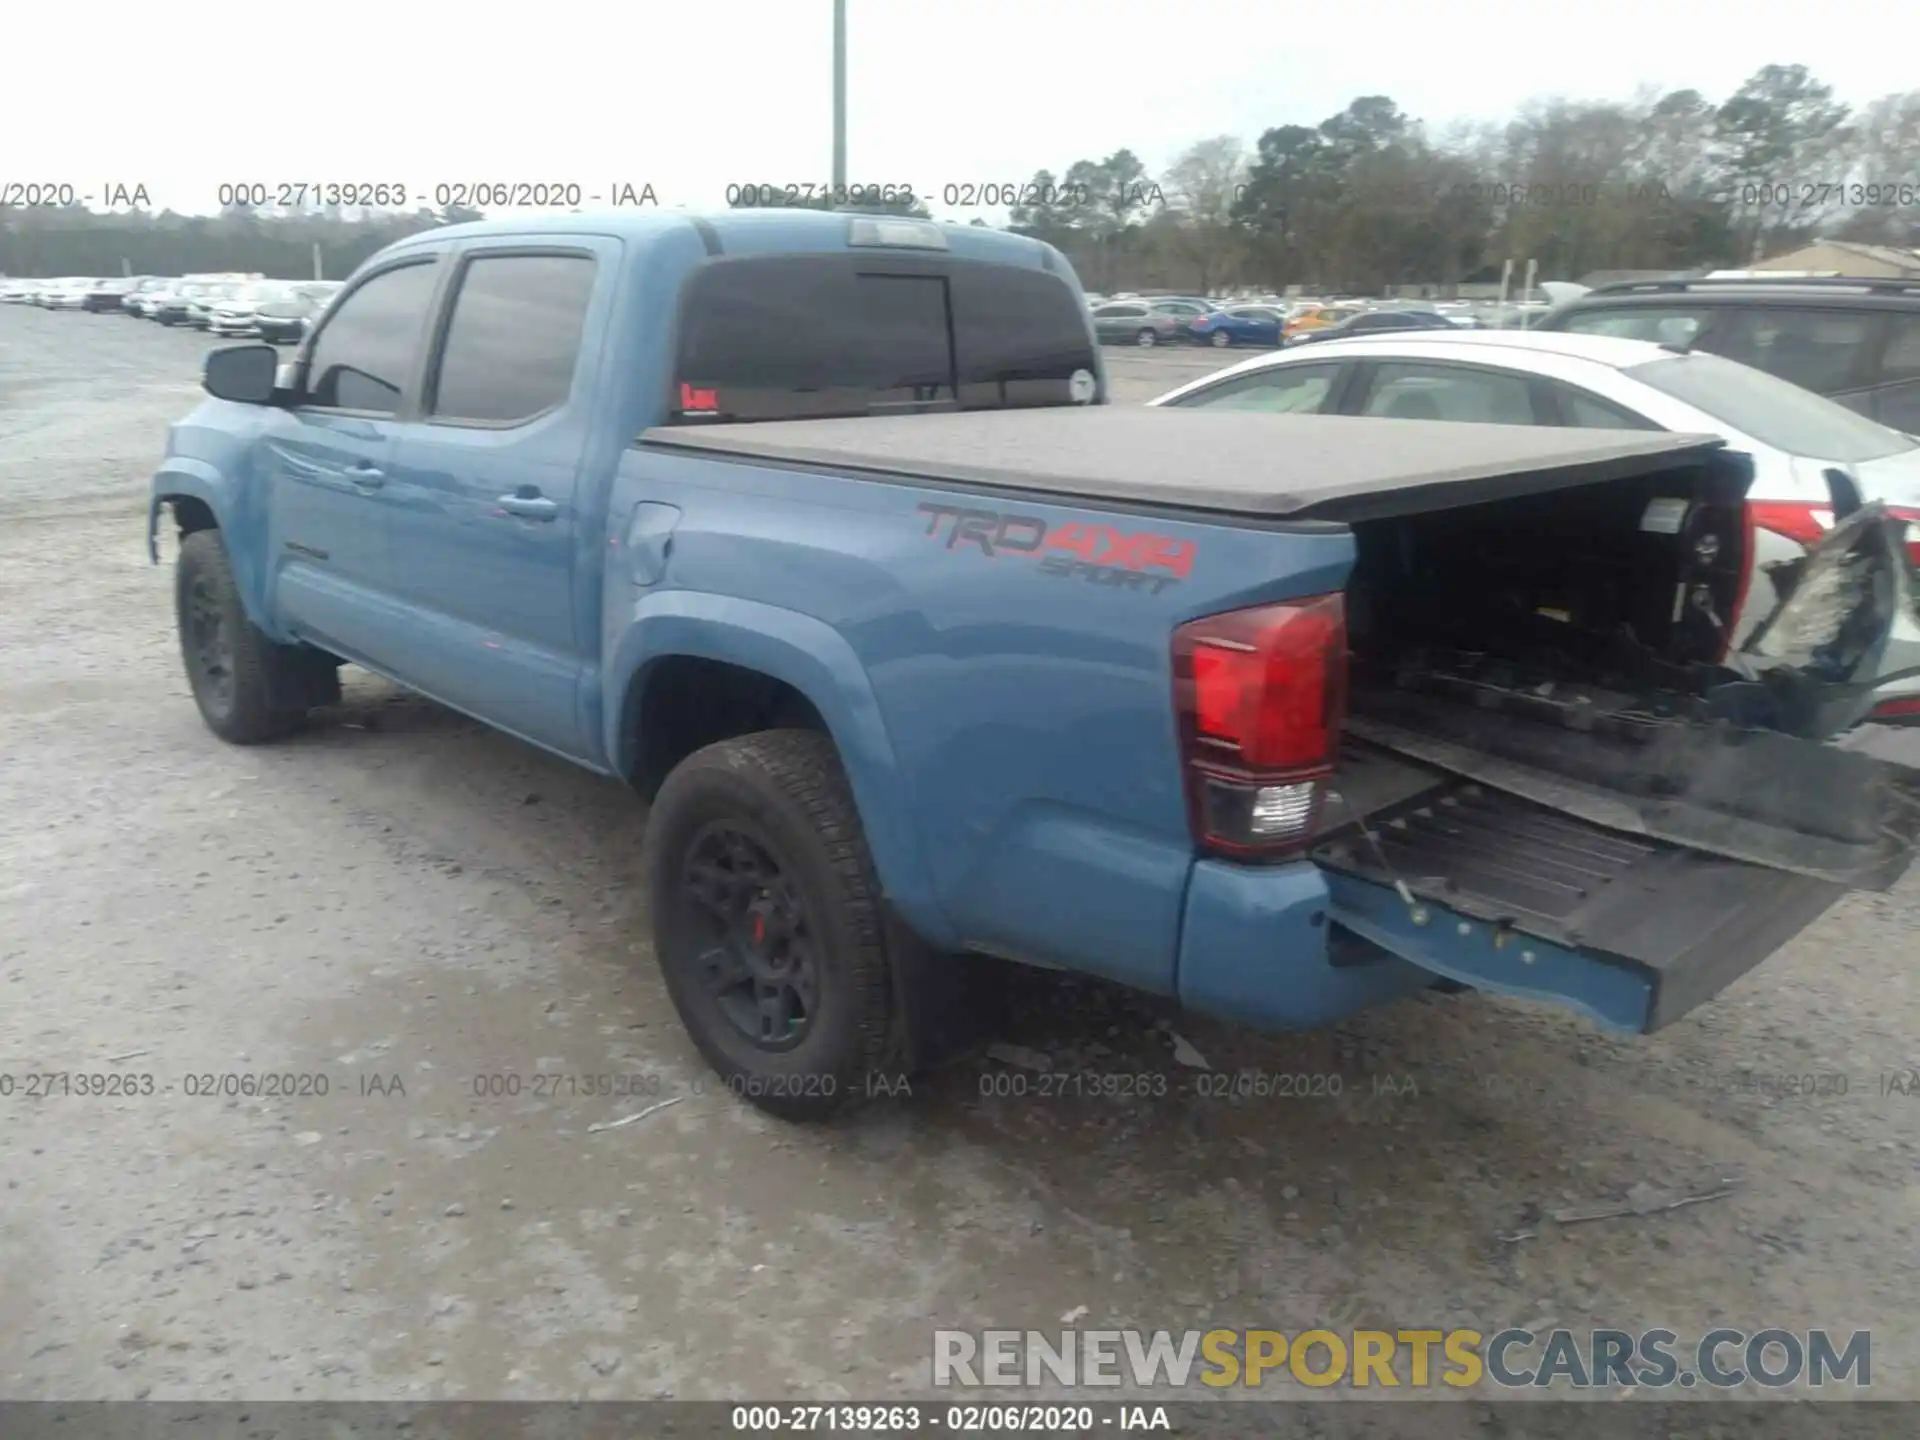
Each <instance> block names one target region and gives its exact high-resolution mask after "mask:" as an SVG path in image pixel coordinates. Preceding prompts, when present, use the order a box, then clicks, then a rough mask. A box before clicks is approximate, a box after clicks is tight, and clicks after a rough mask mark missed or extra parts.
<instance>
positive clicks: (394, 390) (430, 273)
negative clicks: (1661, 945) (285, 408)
mask: <svg viewBox="0 0 1920 1440" xmlns="http://www.w3.org/2000/svg"><path fill="white" fill-rule="evenodd" d="M439 269H440V267H439V265H438V264H437V263H436V262H435V261H434V260H433V259H431V258H429V259H424V260H415V261H412V262H410V263H408V264H405V265H397V266H395V267H394V268H393V269H391V270H383V271H381V272H380V273H379V274H378V275H375V276H374V277H373V278H372V279H370V280H368V281H366V282H365V283H364V284H362V285H359V286H357V287H356V288H355V289H354V290H353V292H352V293H351V294H349V295H347V296H346V297H345V298H344V299H343V300H342V301H341V302H340V303H339V304H338V305H336V306H334V308H333V312H332V314H331V315H330V316H329V317H328V319H327V323H326V324H325V325H324V326H322V327H321V330H320V333H319V334H318V335H317V336H315V337H314V342H313V349H312V350H311V351H310V352H309V354H308V358H307V394H306V403H307V404H308V405H311V406H315V407H317V408H319V409H322V410H354V411H359V412H361V413H363V414H369V415H392V414H394V413H395V412H396V411H397V410H399V408H400V395H401V390H402V388H403V387H404V386H405V384H406V382H407V377H408V376H409V375H411V374H412V373H413V365H414V361H415V359H416V358H417V357H418V356H419V353H420V342H421V336H422V333H423V331H424V329H425V326H426V318H427V306H428V304H429V302H430V301H431V300H432V299H433V287H434V283H435V281H436V279H437V278H438V276H439Z"/></svg>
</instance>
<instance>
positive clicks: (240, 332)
mask: <svg viewBox="0 0 1920 1440" xmlns="http://www.w3.org/2000/svg"><path fill="white" fill-rule="evenodd" d="M341 283H342V282H340V281H338V280H268V279H264V278H262V277H261V276H258V275H187V276H178V277H167V276H158V275H141V276H126V277H117V278H109V279H94V278H87V277H79V276H67V277H63V278H60V279H54V280H5V281H0V301H5V302H8V303H12V304H20V305H37V306H39V307H41V308H42V309H46V310H85V311H92V312H94V313H96V314H118V315H134V316H138V317H139V318H141V319H143V320H154V321H157V322H159V323H160V324H162V325H168V326H172V325H188V326H191V327H193V328H194V329H196V330H205V331H206V332H207V333H208V334H211V335H219V336H223V337H229V338H231V337H241V336H254V335H257V336H259V337H260V338H261V339H263V340H270V341H273V342H274V343H276V344H285V343H288V342H292V341H297V340H299V339H300V338H301V337H302V336H304V335H305V334H306V333H307V328H308V326H309V325H310V324H311V323H312V322H313V320H314V319H315V318H316V317H317V316H318V315H319V314H320V312H321V311H322V310H324V309H325V308H326V306H327V303H328V302H329V301H330V300H332V298H333V297H334V296H335V295H336V294H338V293H339V291H340V287H341Z"/></svg>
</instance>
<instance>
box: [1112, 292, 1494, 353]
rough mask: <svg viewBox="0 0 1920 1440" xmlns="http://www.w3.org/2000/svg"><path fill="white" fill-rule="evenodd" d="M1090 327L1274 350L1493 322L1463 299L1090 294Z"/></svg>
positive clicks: (1123, 340)
mask: <svg viewBox="0 0 1920 1440" xmlns="http://www.w3.org/2000/svg"><path fill="white" fill-rule="evenodd" d="M1087 300H1088V307H1089V310H1090V312H1091V313H1092V316H1093V323H1094V331H1095V333H1096V334H1097V335H1098V336H1099V337H1100V340H1101V342H1102V343H1104V344H1111V345H1137V346H1143V347H1150V346H1154V345H1175V344H1194V345H1209V346H1212V347H1213V348H1214V349H1217V350H1226V349H1231V348H1233V347H1235V346H1241V347H1247V348H1256V349H1266V350H1276V349H1279V348H1280V347H1281V346H1283V345H1304V344H1306V343H1308V342H1309V341H1312V340H1315V339H1319V338H1321V337H1324V336H1327V335H1347V334H1361V333H1367V334H1373V333H1380V332H1384V331H1391V330H1422V329H1441V330H1448V329H1478V328H1481V327H1483V326H1486V325H1489V324H1492V323H1495V322H1494V321H1492V320H1489V319H1488V318H1485V317H1484V316H1483V315H1482V314H1481V313H1480V312H1478V311H1476V310H1475V309H1474V308H1473V307H1472V306H1470V305H1469V304H1468V303H1467V302H1464V301H1458V302H1445V301H1439V302H1429V301H1391V300H1389V301H1367V300H1356V301H1339V300H1286V299H1282V298H1281V297H1279V296H1263V297H1260V298H1259V299H1257V300H1252V301H1221V300H1214V299H1208V298H1205V297H1201V296H1190V295H1115V296H1112V297H1107V296H1097V295H1090V296H1088V297H1087Z"/></svg>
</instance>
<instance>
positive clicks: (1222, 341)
mask: <svg viewBox="0 0 1920 1440" xmlns="http://www.w3.org/2000/svg"><path fill="white" fill-rule="evenodd" d="M1207 343H1208V344H1209V345H1211V346H1213V348H1214V349H1216V350H1224V349H1226V348H1227V347H1228V346H1229V345H1231V344H1233V336H1231V335H1229V334H1228V333H1227V332H1226V331H1224V330H1216V331H1214V332H1213V338H1212V339H1211V340H1209V341H1208V342H1207Z"/></svg>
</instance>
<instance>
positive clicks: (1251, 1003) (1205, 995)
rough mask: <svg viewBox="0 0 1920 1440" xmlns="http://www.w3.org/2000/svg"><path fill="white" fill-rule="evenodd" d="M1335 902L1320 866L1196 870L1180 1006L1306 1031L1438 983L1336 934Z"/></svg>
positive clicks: (1219, 864) (1212, 863) (1186, 921)
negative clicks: (1332, 904) (1331, 913)
mask: <svg viewBox="0 0 1920 1440" xmlns="http://www.w3.org/2000/svg"><path fill="white" fill-rule="evenodd" d="M1329 901H1330V895H1329V891H1328V887H1327V877H1326V875H1324V874H1323V873H1322V872H1321V871H1320V869H1319V868H1318V867H1317V866H1314V865H1310V864H1306V863H1301V864H1298V865H1283V866H1276V867H1271V868H1255V867H1252V866H1246V865H1232V864H1228V863H1225V862H1223V861H1218V860H1201V861H1199V862H1197V863H1196V864H1195V865H1194V867H1193V875H1192V878H1191V879H1190V880H1189V882H1188V884H1187V904H1186V911H1185V915H1184V916H1183V918H1182V921H1181V926H1180V960H1179V971H1178V974H1177V976H1176V987H1177V991H1178V994H1179V997H1180V1003H1181V1004H1182V1005H1184V1006H1186V1007H1187V1008H1188V1009H1190V1010H1195V1011H1198V1012H1200V1013H1201V1014H1206V1015H1214V1016H1217V1017H1219V1018H1220V1019H1223V1020H1231V1021H1234V1022H1235V1023H1237V1024H1241V1025H1247V1026H1250V1027H1252V1028H1254V1029H1256V1030H1304V1029H1311V1028H1312V1027H1314V1026H1317V1025H1325V1024H1329V1023H1331V1022H1332V1021H1335V1020H1338V1019H1341V1018H1342V1017H1344V1016H1347V1015H1351V1014H1354V1013H1355V1012H1356V1011H1360V1010H1365V1009H1368V1008H1370V1007H1372V1006H1375V1005H1381V1004H1385V1003H1386V1002H1388V1001H1390V1000H1396V999H1398V998H1400V997H1401V996H1403V995H1408V994H1411V993H1412V992H1414V991H1416V990H1423V989H1426V988H1427V987H1428V986H1430V985H1432V984H1433V983H1434V978H1435V977H1434V974H1433V973H1432V972H1429V971H1427V970H1423V969H1421V968H1420V967H1419V966H1418V965H1410V964H1408V963H1407V962H1406V961H1404V960H1400V959H1397V958H1395V957H1394V956H1392V955H1390V954H1388V953H1386V952H1385V951H1383V950H1379V949H1377V948H1376V947H1374V946H1372V945H1370V944H1368V943H1366V942H1365V941H1364V940H1360V939H1355V938H1354V937H1352V936H1350V935H1345V936H1343V935H1339V934H1336V933H1334V932H1333V931H1332V930H1331V927H1330V924H1329V910H1330V908H1331V907H1330V904H1329Z"/></svg>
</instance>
